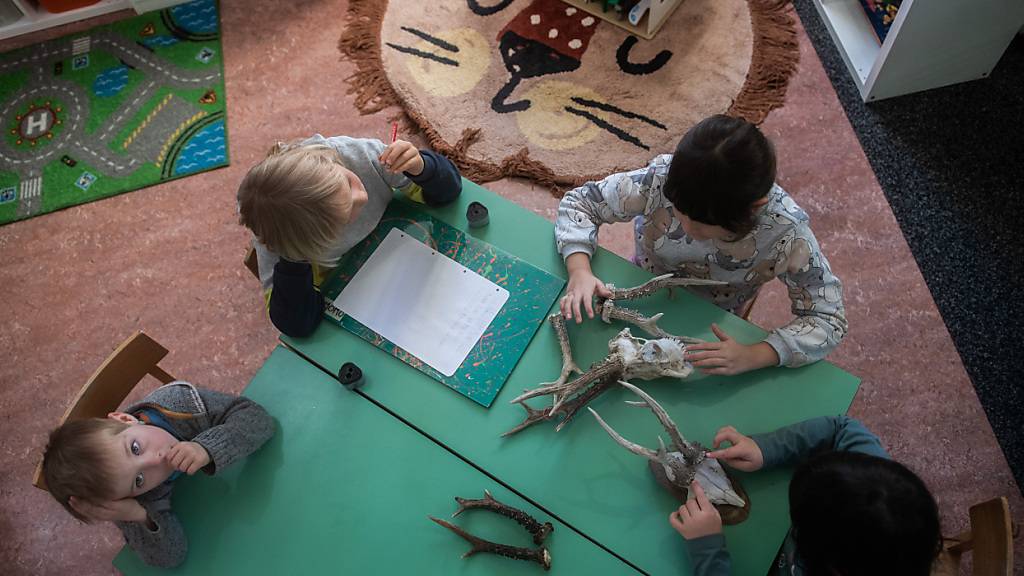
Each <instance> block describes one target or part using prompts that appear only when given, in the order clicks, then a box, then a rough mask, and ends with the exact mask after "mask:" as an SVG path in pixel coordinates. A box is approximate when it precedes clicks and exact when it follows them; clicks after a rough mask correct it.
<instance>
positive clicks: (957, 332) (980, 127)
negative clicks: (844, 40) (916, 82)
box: [795, 0, 1024, 485]
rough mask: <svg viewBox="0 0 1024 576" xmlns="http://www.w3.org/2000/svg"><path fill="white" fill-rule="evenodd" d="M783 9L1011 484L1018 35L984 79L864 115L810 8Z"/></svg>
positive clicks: (1017, 400) (1017, 460)
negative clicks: (808, 51) (843, 119)
mask: <svg viewBox="0 0 1024 576" xmlns="http://www.w3.org/2000/svg"><path fill="white" fill-rule="evenodd" d="M795 5H796V7H797V10H798V12H799V13H800V17H801V19H802V20H803V22H804V23H805V25H806V26H807V32H808V36H809V37H810V38H811V42H812V44H813V45H814V47H815V49H816V51H817V53H818V56H819V57H820V58H821V59H822V62H823V63H824V64H825V70H826V71H827V72H828V75H829V78H830V80H831V81H832V85H833V86H835V87H836V93H837V94H838V96H839V100H840V102H841V103H842V105H843V108H844V110H845V111H846V116H847V118H848V119H849V121H850V124H851V125H852V127H853V130H854V132H855V133H856V134H857V138H858V140H859V141H860V143H861V147H862V149H863V150H864V151H865V154H866V156H867V158H868V162H869V163H870V165H871V167H872V168H873V170H874V173H875V175H876V177H877V178H878V181H879V184H880V185H881V188H882V191H883V192H884V194H885V197H886V199H887V200H888V202H889V206H890V207H891V208H892V210H893V213H894V214H895V216H896V221H897V222H898V223H899V226H900V229H901V230H902V231H903V234H904V236H905V237H906V239H907V243H908V244H909V245H910V250H911V252H912V253H913V255H914V258H915V259H916V260H917V263H918V266H920V268H921V272H922V274H923V276H924V279H925V281H926V283H927V284H928V288H929V289H930V290H931V293H932V294H933V295H934V297H935V303H936V305H937V306H938V309H939V313H940V314H941V315H942V319H943V321H944V322H945V324H946V326H947V328H948V329H949V332H950V335H951V336H952V337H953V342H954V344H955V345H956V349H957V351H958V352H959V353H960V357H961V359H962V360H963V362H964V365H965V367H966V368H967V374H968V376H970V378H971V381H972V382H973V383H974V388H975V390H976V391H977V392H978V398H979V399H980V400H981V404H982V407H984V409H985V412H986V414H987V415H988V419H989V422H990V423H991V424H992V427H993V430H994V432H995V434H996V438H997V439H998V440H999V444H1000V446H1001V447H1002V449H1003V453H1004V454H1006V457H1007V460H1008V462H1009V464H1010V469H1011V471H1013V473H1014V478H1015V479H1016V480H1017V483H1018V485H1020V484H1021V483H1024V387H1022V386H1021V385H1020V376H1019V365H1020V364H1019V363H1020V360H1019V358H1015V357H1014V355H1013V354H1012V353H1007V352H1008V351H1014V350H1017V351H1020V350H1021V349H1022V346H1021V338H1020V333H1019V332H1018V331H1017V330H1014V329H1012V327H1015V326H1020V325H1021V324H1024V300H1022V299H1021V298H1020V297H1019V296H1018V295H1019V294H1020V293H1021V292H1022V291H1024V242H1021V238H1020V232H1014V230H1018V229H1019V228H1020V222H1019V218H1020V214H1021V213H1022V212H1024V146H1022V141H1024V140H1022V139H1024V136H1022V134H1024V98H1022V97H1021V92H1020V83H1021V79H1022V78H1024V34H1018V35H1017V37H1016V38H1015V40H1014V41H1012V42H1011V43H1010V46H1009V47H1008V48H1007V49H1006V51H1005V52H1004V53H1003V55H1002V58H1000V59H999V63H998V64H997V65H996V67H995V69H994V70H992V73H991V74H990V75H989V77H988V78H986V79H984V80H981V81H977V82H964V83H962V84H957V85H954V86H948V87H945V88H942V89H936V90H926V91H924V92H918V93H915V94H909V95H906V96H902V97H899V98H891V99H889V100H883V101H880V102H875V103H873V104H871V105H870V106H866V105H864V103H863V102H862V101H861V99H860V95H859V94H858V93H857V89H856V87H855V86H854V83H853V79H852V78H851V77H850V75H849V73H848V72H847V70H846V66H845V65H844V64H843V61H842V59H841V58H840V56H839V53H838V52H837V50H836V49H835V45H834V44H833V42H832V39H831V37H830V36H829V33H828V30H826V29H825V25H824V23H822V22H821V20H820V18H819V17H818V15H817V10H816V9H815V8H814V6H813V2H812V1H811V0H797V1H796V2H795ZM996 310H998V313H997V314H993V311H996Z"/></svg>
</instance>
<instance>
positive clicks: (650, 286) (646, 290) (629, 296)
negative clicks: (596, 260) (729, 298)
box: [606, 274, 726, 300]
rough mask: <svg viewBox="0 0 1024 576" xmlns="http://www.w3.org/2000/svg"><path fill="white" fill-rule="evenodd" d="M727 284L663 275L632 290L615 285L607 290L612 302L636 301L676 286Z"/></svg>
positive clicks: (608, 285) (717, 281)
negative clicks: (609, 292)
mask: <svg viewBox="0 0 1024 576" xmlns="http://www.w3.org/2000/svg"><path fill="white" fill-rule="evenodd" d="M724 284H726V282H722V281H721V280H707V279H704V278H679V277H676V276H674V275H672V274H662V275H661V276H657V277H655V278H651V279H650V280H648V281H647V282H644V283H643V284H641V285H639V286H634V287H632V288H615V287H614V286H613V285H610V284H606V286H607V288H608V289H609V290H610V291H611V293H612V297H611V298H610V299H611V300H636V299H638V298H643V297H645V296H650V295H651V294H654V293H655V292H657V291H658V290H661V289H662V288H673V287H675V286H722V285H724Z"/></svg>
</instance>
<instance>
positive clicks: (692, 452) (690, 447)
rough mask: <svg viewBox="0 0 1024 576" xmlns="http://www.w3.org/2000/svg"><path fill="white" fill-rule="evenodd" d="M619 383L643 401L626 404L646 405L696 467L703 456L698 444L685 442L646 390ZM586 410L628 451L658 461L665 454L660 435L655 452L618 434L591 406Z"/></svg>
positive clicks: (623, 382)
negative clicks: (658, 445)
mask: <svg viewBox="0 0 1024 576" xmlns="http://www.w3.org/2000/svg"><path fill="white" fill-rule="evenodd" d="M619 384H621V385H622V386H623V387H625V388H627V389H629V390H631V391H632V392H633V393H634V394H636V395H637V396H640V397H641V398H643V400H644V401H643V402H628V404H630V405H633V406H647V407H648V408H650V409H651V411H652V412H654V415H655V416H656V417H657V418H658V421H659V422H661V425H662V427H664V428H665V431H666V432H668V435H669V438H671V439H672V444H673V447H674V448H675V449H676V450H677V451H678V452H680V453H681V454H683V456H684V457H685V458H686V459H687V461H690V462H693V464H694V467H696V465H697V464H699V463H700V460H702V459H703V458H704V451H703V450H702V449H701V448H700V447H699V446H697V445H695V444H691V443H690V442H687V441H686V439H685V438H683V435H682V434H680V432H679V428H678V427H677V426H676V424H675V422H673V421H672V418H670V417H669V415H668V413H667V412H665V409H664V408H662V407H661V405H660V404H658V403H657V402H656V401H655V400H654V398H651V396H649V395H648V394H647V393H646V392H644V391H643V390H641V389H639V388H637V387H636V386H633V385H632V384H630V383H629V382H626V381H624V380H619ZM587 410H590V413H591V414H593V415H594V418H597V422H598V424H600V425H601V427H602V428H604V431H605V432H607V433H608V435H609V436H611V437H612V439H614V440H615V441H616V442H618V443H619V444H620V445H621V446H622V447H623V448H625V449H626V450H629V451H630V452H632V453H634V454H636V455H638V456H643V457H645V458H648V459H650V460H655V461H659V462H660V461H661V459H662V458H663V457H664V456H665V454H667V450H666V449H665V444H664V442H662V440H661V437H660V436H659V437H658V443H659V444H660V449H659V450H658V451H657V452H655V451H654V450H651V449H650V448H645V447H643V446H641V445H639V444H636V443H634V442H630V441H629V440H626V439H625V438H623V437H622V435H621V434H619V433H618V432H616V431H615V430H614V429H613V428H612V427H611V426H609V425H608V423H606V422H605V421H604V419H602V418H601V415H600V414H598V413H597V412H596V411H595V410H594V409H593V408H589V407H588V408H587Z"/></svg>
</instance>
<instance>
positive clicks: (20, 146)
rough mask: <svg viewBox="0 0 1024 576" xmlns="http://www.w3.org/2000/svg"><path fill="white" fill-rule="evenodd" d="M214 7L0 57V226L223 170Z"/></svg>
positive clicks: (148, 18) (204, 0)
mask: <svg viewBox="0 0 1024 576" xmlns="http://www.w3.org/2000/svg"><path fill="white" fill-rule="evenodd" d="M221 56H222V50H221V45H220V23H219V17H218V11H217V3H216V2H215V1H214V0H198V1H196V2H191V3H189V4H181V5H178V6H175V7H173V8H169V9H167V10H161V11H157V12H150V13H146V14H143V15H140V16H137V17H134V18H131V19H127V20H122V21H119V22H115V23H113V24H108V25H104V26H100V27H97V28H93V29H91V30H87V31H85V32H79V33H76V34H72V35H69V36H65V37H63V38H58V39H56V40H50V41H48V42H44V43H41V44H36V45H33V46H29V47H27V48H24V49H21V50H17V51H14V52H10V53H7V54H3V55H0V120H2V122H3V128H4V135H3V138H0V224H5V223H8V222H11V221H14V220H20V219H23V218H29V217H31V216H36V215H38V214H44V213H46V212H52V211H54V210H58V209H60V208H66V207H68V206H74V205H76V204H82V203H84V202H89V201H92V200H96V199H99V198H105V197H107V196H113V195H115V194H120V193H122V192H127V191H129V190H135V189H137V188H141V187H144V186H149V185H151V184H156V183H158V182H161V181H163V180H169V179H172V178H178V177H180V176H186V175H189V174H195V173H196V172H201V171H203V170H208V169H210V168H215V167H219V166H225V165H227V163H228V153H227V134H226V126H225V110H226V107H225V102H224V74H223V63H222V60H221Z"/></svg>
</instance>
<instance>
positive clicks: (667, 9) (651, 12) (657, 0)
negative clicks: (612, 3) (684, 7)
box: [562, 0, 683, 40]
mask: <svg viewBox="0 0 1024 576" xmlns="http://www.w3.org/2000/svg"><path fill="white" fill-rule="evenodd" d="M562 2H565V3H566V4H569V5H570V6H574V7H576V8H579V9H580V10H583V11H584V12H587V13H589V14H592V15H593V16H596V17H598V18H600V19H602V20H604V21H605V22H608V23H609V24H614V25H615V26H618V27H619V28H622V29H624V30H626V31H627V32H629V33H630V34H636V35H637V36H639V37H641V38H644V39H646V40H650V39H652V38H654V35H655V34H657V33H658V30H661V27H662V25H664V24H665V21H666V20H668V18H669V16H671V15H672V12H674V11H675V9H676V8H678V7H679V5H680V4H682V3H683V0H650V2H649V4H650V6H649V8H648V10H647V11H646V12H645V13H644V15H643V16H642V17H641V18H640V20H639V22H637V23H636V24H631V23H630V22H629V20H628V18H627V16H626V15H623V16H622V19H621V20H620V19H619V13H618V12H615V11H614V10H608V11H607V12H603V11H602V10H601V7H602V6H603V3H602V2H601V0H589V1H588V0H562Z"/></svg>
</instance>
